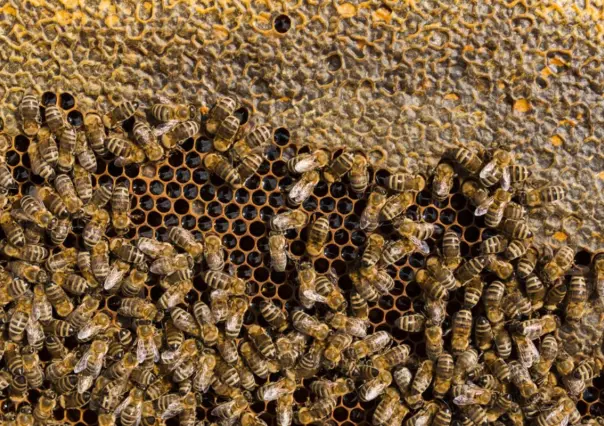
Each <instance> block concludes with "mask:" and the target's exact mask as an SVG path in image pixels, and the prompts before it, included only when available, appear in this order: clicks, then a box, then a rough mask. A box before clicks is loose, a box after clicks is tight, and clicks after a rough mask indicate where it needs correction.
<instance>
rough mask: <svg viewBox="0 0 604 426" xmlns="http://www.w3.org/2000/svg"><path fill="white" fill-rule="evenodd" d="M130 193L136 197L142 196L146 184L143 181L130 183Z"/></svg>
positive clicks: (137, 180) (145, 190)
mask: <svg viewBox="0 0 604 426" xmlns="http://www.w3.org/2000/svg"><path fill="white" fill-rule="evenodd" d="M132 191H134V193H135V194H138V195H141V194H144V193H145V192H147V183H146V182H145V181H144V180H141V179H135V180H134V181H133V182H132Z"/></svg>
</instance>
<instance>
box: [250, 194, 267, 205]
mask: <svg viewBox="0 0 604 426" xmlns="http://www.w3.org/2000/svg"><path fill="white" fill-rule="evenodd" d="M252 202H253V203H254V204H255V205H257V206H261V205H263V204H264V203H266V192H264V191H256V192H254V193H253V194H252Z"/></svg>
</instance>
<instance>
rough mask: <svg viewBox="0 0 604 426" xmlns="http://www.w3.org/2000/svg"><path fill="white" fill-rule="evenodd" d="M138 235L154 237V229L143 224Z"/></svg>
mask: <svg viewBox="0 0 604 426" xmlns="http://www.w3.org/2000/svg"><path fill="white" fill-rule="evenodd" d="M138 236H139V237H144V238H153V230H152V229H151V228H149V227H148V226H141V227H140V228H139V229H138Z"/></svg>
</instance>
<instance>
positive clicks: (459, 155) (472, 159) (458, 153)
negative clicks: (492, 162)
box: [451, 147, 483, 175]
mask: <svg viewBox="0 0 604 426" xmlns="http://www.w3.org/2000/svg"><path fill="white" fill-rule="evenodd" d="M451 157H452V158H453V159H454V160H455V161H456V162H457V163H459V165H460V166H462V167H463V168H464V169H466V170H467V171H468V172H469V173H470V174H473V175H475V174H477V173H478V172H479V171H480V170H481V169H482V165H483V162H482V159H481V158H480V157H479V156H478V155H477V154H476V153H474V152H473V151H471V150H469V149H467V148H463V147H459V148H457V149H456V150H454V151H453V152H452V153H451Z"/></svg>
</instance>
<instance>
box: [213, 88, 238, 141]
mask: <svg viewBox="0 0 604 426" xmlns="http://www.w3.org/2000/svg"><path fill="white" fill-rule="evenodd" d="M236 106H237V104H236V101H235V100H234V99H233V98H230V97H227V96H225V97H222V98H219V99H218V100H217V101H216V105H214V106H213V107H212V109H211V110H210V113H209V116H208V120H207V121H206V131H207V132H208V133H209V134H210V135H214V134H215V133H216V130H217V128H218V126H219V125H220V123H221V122H222V120H224V119H225V118H226V117H228V116H229V115H231V114H233V112H235V108H236Z"/></svg>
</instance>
